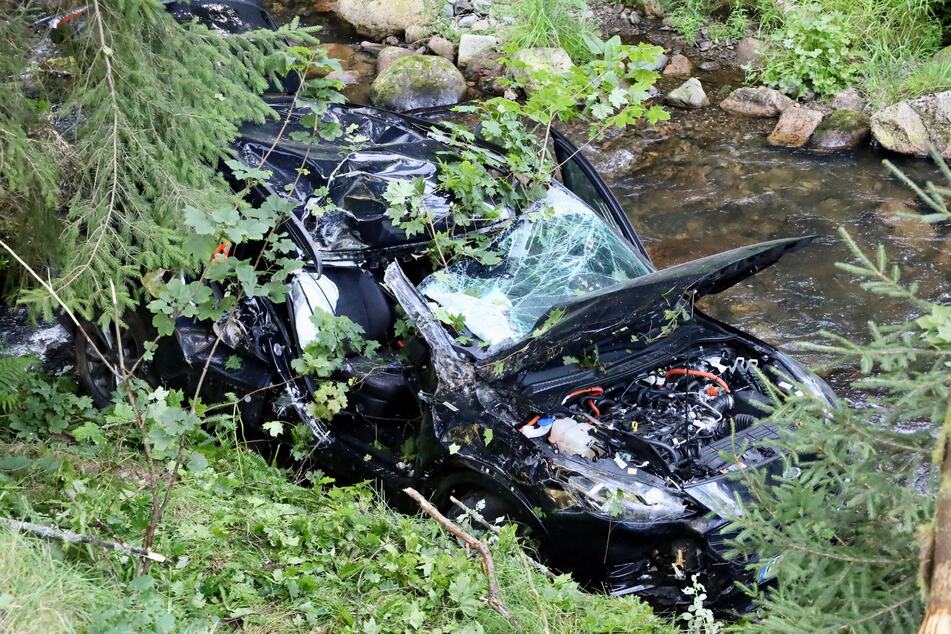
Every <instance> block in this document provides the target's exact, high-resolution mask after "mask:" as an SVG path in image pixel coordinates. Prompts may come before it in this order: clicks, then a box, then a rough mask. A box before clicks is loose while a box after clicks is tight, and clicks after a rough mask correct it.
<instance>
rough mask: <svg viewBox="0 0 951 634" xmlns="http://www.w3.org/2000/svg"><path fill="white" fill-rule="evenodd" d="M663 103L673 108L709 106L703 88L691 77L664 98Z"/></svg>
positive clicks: (697, 80)
mask: <svg viewBox="0 0 951 634" xmlns="http://www.w3.org/2000/svg"><path fill="white" fill-rule="evenodd" d="M664 103H666V104H668V105H671V106H674V107H675V108H703V107H704V106H707V105H710V100H709V99H707V94H706V93H705V92H703V86H702V85H701V84H700V80H699V79H697V78H696V77H691V78H690V79H688V80H687V81H685V82H684V83H682V84H681V85H680V86H678V87H677V88H675V89H674V90H671V91H670V92H669V93H667V96H666V97H664Z"/></svg>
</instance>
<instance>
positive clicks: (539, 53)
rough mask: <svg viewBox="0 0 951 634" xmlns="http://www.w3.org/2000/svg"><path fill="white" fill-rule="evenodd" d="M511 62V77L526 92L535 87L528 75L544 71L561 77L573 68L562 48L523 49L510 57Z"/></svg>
mask: <svg viewBox="0 0 951 634" xmlns="http://www.w3.org/2000/svg"><path fill="white" fill-rule="evenodd" d="M512 61H513V62H514V65H513V68H512V75H513V76H514V77H515V79H516V80H518V81H519V83H521V85H522V87H523V88H524V89H525V90H526V91H527V92H531V90H532V89H533V88H534V87H535V81H533V80H532V79H531V78H529V74H530V73H534V72H539V71H544V72H548V73H551V74H552V75H561V74H563V73H566V72H568V71H569V70H571V68H572V67H573V66H574V63H573V62H572V61H571V57H570V56H569V55H568V52H567V51H565V49H563V48H523V49H522V50H520V51H518V52H517V53H515V55H513V56H512Z"/></svg>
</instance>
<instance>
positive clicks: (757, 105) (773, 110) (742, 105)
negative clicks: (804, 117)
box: [720, 86, 793, 117]
mask: <svg viewBox="0 0 951 634" xmlns="http://www.w3.org/2000/svg"><path fill="white" fill-rule="evenodd" d="M792 105H793V100H792V99H790V98H789V97H787V96H786V95H784V94H783V93H781V92H779V91H778V90H774V89H772V88H767V87H766V86H759V87H757V88H738V89H736V90H734V91H733V92H732V93H730V96H729V97H727V98H726V99H724V100H723V101H721V102H720V107H721V108H722V109H723V110H726V111H727V112H729V113H731V114H739V115H743V116H746V117H778V116H779V115H780V114H782V113H783V111H784V110H786V108H789V107H790V106H792Z"/></svg>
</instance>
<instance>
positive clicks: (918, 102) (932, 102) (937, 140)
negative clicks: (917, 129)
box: [911, 90, 951, 158]
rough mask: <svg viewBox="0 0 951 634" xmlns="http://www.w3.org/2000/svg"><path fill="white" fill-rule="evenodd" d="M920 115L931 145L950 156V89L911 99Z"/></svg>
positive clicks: (940, 152)
mask: <svg viewBox="0 0 951 634" xmlns="http://www.w3.org/2000/svg"><path fill="white" fill-rule="evenodd" d="M911 107H912V108H914V109H915V112H917V113H918V116H919V117H921V123H922V124H924V126H925V130H927V131H928V138H929V139H931V143H932V145H934V146H935V149H937V150H938V153H939V154H941V156H943V157H944V158H951V90H946V91H944V92H939V93H935V94H933V95H925V96H924V97H918V98H917V99H912V100H911Z"/></svg>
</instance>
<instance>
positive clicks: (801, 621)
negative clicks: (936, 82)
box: [734, 167, 951, 632]
mask: <svg viewBox="0 0 951 634" xmlns="http://www.w3.org/2000/svg"><path fill="white" fill-rule="evenodd" d="M942 171H943V172H945V173H946V175H947V176H948V177H949V184H951V174H947V168H946V167H943V168H942ZM930 189H931V191H932V192H935V191H937V190H938V188H935V187H933V186H932V187H931V188H930ZM940 191H943V192H944V198H945V201H944V204H946V203H947V200H946V199H947V198H948V194H949V193H951V191H949V190H948V189H947V188H945V189H943V190H940ZM926 219H927V217H926ZM842 237H843V239H844V240H845V242H846V244H847V245H848V246H849V247H850V249H851V250H852V252H853V254H854V256H855V259H856V262H855V263H849V264H841V265H840V267H841V268H842V269H843V270H845V271H847V272H849V273H851V274H853V275H855V276H856V277H857V278H858V279H859V280H860V283H861V286H862V288H863V289H864V290H865V291H866V292H869V293H873V294H875V295H878V296H881V297H884V298H887V299H888V301H902V302H906V303H908V304H909V305H910V306H911V308H912V310H914V311H915V312H916V313H918V314H919V315H920V316H919V317H917V318H911V319H909V320H907V321H904V322H902V323H897V324H891V325H878V324H874V323H870V324H869V333H870V337H869V340H868V342H866V343H861V344H860V343H854V342H851V341H848V340H846V339H844V338H842V337H839V336H836V335H834V334H832V333H822V335H823V336H824V337H825V338H826V340H827V341H828V343H823V344H816V343H810V344H803V345H804V347H806V348H808V349H811V350H815V351H819V352H822V353H825V354H828V355H831V356H832V357H833V358H834V359H835V361H836V362H837V363H848V364H850V365H857V366H858V370H859V371H860V372H861V374H862V375H863V376H862V378H860V379H859V380H858V381H856V382H855V384H854V387H855V388H856V389H858V390H861V391H863V392H864V394H863V398H862V403H861V404H859V405H852V404H850V403H846V402H839V403H838V407H836V408H834V409H830V408H829V407H828V406H826V405H825V404H824V403H821V402H818V401H814V400H810V399H807V398H801V399H792V400H789V401H787V402H785V403H782V404H778V406H777V408H776V410H775V411H774V412H773V414H772V418H773V419H774V420H776V421H780V422H783V423H784V424H786V426H785V427H784V429H786V432H785V433H784V436H783V438H782V439H781V440H780V441H779V443H778V444H779V446H780V447H781V448H782V449H783V450H784V451H785V452H786V453H787V455H788V458H787V459H786V460H787V464H786V465H785V469H786V471H785V473H786V474H788V475H789V477H786V478H778V479H775V480H774V481H773V483H772V484H767V483H766V481H765V476H764V474H761V473H755V472H753V473H749V472H742V475H741V477H742V478H743V479H744V480H745V481H746V482H747V483H748V484H749V486H750V489H751V491H752V494H753V496H754V498H755V500H756V503H755V505H753V504H751V505H749V506H747V507H746V508H745V510H744V513H743V514H742V515H741V516H739V517H737V518H735V520H734V524H735V527H736V528H737V529H738V530H739V535H738V537H737V540H736V546H737V547H738V549H739V550H740V551H741V552H745V553H747V554H750V553H756V554H757V555H758V556H759V557H760V564H761V563H762V562H763V561H768V560H770V559H771V558H773V557H781V560H780V561H778V563H776V564H775V565H776V569H775V570H776V574H777V583H778V587H777V588H776V589H775V591H773V592H770V593H766V594H758V596H757V599H758V602H759V604H760V605H761V607H762V611H761V612H760V614H759V615H758V618H756V619H754V620H753V621H752V622H751V623H750V624H749V625H748V627H747V628H746V629H751V630H757V631H764V632H801V631H804V630H808V631H817V630H818V631H860V632H908V631H914V630H916V629H917V627H918V623H919V622H920V620H921V614H922V611H923V607H924V606H923V601H922V596H923V595H922V590H923V589H922V587H920V585H919V583H920V579H919V574H918V571H919V561H920V560H921V559H922V557H924V558H925V559H927V554H926V553H925V554H922V553H921V552H920V551H921V547H922V543H923V542H922V541H921V540H920V537H919V536H920V535H925V536H927V535H928V534H929V531H930V527H929V525H930V523H931V522H932V518H933V516H934V511H935V498H934V491H935V488H936V484H937V477H936V476H937V468H936V466H937V465H935V464H934V463H933V456H934V455H935V453H936V452H935V447H936V440H935V439H936V436H937V437H938V443H940V444H939V445H937V446H939V447H941V446H943V444H944V442H945V440H944V439H945V437H946V434H947V432H948V430H947V428H946V425H947V421H948V418H947V416H948V390H949V367H951V308H949V307H948V306H945V305H940V304H936V303H933V302H930V301H928V300H926V299H924V298H921V297H920V296H919V295H918V288H917V285H916V284H915V283H914V282H911V283H907V282H905V281H904V279H903V276H902V272H901V270H900V268H899V266H898V265H897V264H895V263H893V262H891V261H889V258H888V257H887V254H886V253H885V251H884V249H881V248H880V249H878V250H877V251H876V252H875V254H874V255H868V254H866V253H865V252H864V251H863V250H862V249H861V248H860V247H859V245H857V244H856V243H855V242H854V241H853V240H852V239H851V238H850V237H849V236H848V234H846V233H845V232H844V231H843V232H842ZM789 422H793V424H792V425H788V423H789ZM943 426H944V429H942V427H943ZM938 431H940V434H936V432H938ZM938 455H940V453H939V454H938ZM758 565H759V564H758Z"/></svg>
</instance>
